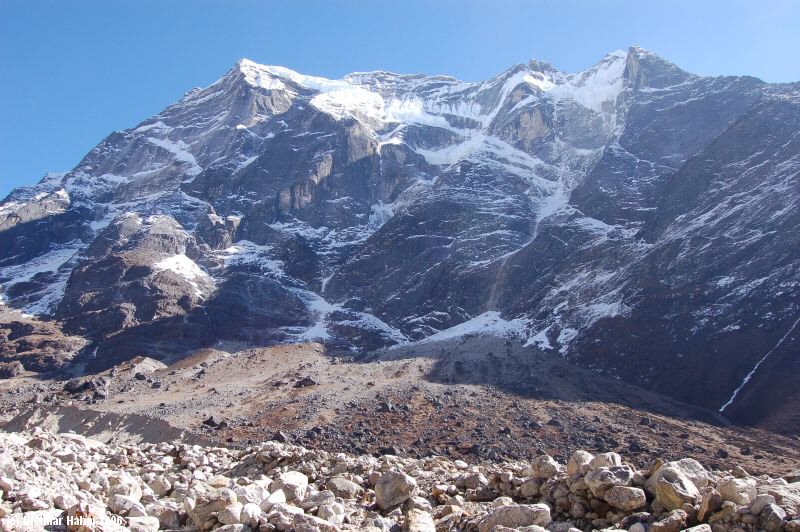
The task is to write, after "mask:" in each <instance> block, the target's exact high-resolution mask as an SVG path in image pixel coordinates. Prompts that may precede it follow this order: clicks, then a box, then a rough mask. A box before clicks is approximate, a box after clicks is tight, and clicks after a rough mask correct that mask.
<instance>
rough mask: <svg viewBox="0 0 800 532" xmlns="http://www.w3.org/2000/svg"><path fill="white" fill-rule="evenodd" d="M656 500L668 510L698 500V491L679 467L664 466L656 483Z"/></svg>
mask: <svg viewBox="0 0 800 532" xmlns="http://www.w3.org/2000/svg"><path fill="white" fill-rule="evenodd" d="M656 500H657V501H658V502H659V503H660V504H662V505H663V506H664V508H666V509H668V510H677V509H678V508H681V507H682V506H683V505H684V504H687V503H688V504H694V503H696V502H697V501H698V500H700V492H699V491H698V490H697V487H696V486H695V485H694V484H693V483H692V481H691V480H689V478H688V477H687V476H686V475H685V474H684V473H683V472H682V471H681V470H680V469H677V468H674V467H665V468H663V469H662V470H661V476H660V478H659V479H658V483H657V484H656Z"/></svg>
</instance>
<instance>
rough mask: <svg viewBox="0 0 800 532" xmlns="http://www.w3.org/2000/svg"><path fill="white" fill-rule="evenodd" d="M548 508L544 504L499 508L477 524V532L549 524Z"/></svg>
mask: <svg viewBox="0 0 800 532" xmlns="http://www.w3.org/2000/svg"><path fill="white" fill-rule="evenodd" d="M550 521H551V518H550V508H549V507H548V506H547V505H546V504H541V503H540V504H519V505H513V506H501V507H499V508H495V509H494V510H492V511H491V512H490V513H489V514H488V515H487V516H486V517H484V518H483V519H481V520H480V521H479V522H478V532H491V531H493V530H494V529H495V527H498V526H505V527H508V528H520V527H524V526H530V525H537V526H541V527H546V526H547V525H549V524H550Z"/></svg>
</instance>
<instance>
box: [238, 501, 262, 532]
mask: <svg viewBox="0 0 800 532" xmlns="http://www.w3.org/2000/svg"><path fill="white" fill-rule="evenodd" d="M263 514H264V512H262V511H261V508H259V507H258V505H257V504H253V503H252V502H248V503H247V504H245V505H244V506H242V511H241V513H240V514H239V519H240V522H241V523H242V524H245V525H249V526H250V527H251V528H258V520H259V519H260V518H261V516H262V515H263Z"/></svg>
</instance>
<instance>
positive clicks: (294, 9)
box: [0, 0, 800, 197]
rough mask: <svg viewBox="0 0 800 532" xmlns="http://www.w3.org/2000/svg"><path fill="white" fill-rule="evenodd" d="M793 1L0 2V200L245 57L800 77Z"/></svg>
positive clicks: (330, 63) (329, 63) (351, 64)
mask: <svg viewBox="0 0 800 532" xmlns="http://www.w3.org/2000/svg"><path fill="white" fill-rule="evenodd" d="M798 28H800V2H798V1H794V0H783V1H778V0H776V1H768V0H760V1H759V0H751V1H743V0H670V1H667V0H662V1H659V2H656V1H654V0H653V1H651V0H625V1H623V0H614V1H612V0H608V1H605V0H586V1H580V2H579V1H570V0H559V1H533V0H530V1H522V0H485V1H482V2H479V1H472V0H429V1H425V2H423V1H417V0H398V1H394V2H388V1H380V0H360V1H355V0H353V1H345V0H341V1H340V0H318V1H303V0H292V1H285V2H274V1H267V0H264V1H254V0H253V1H244V0H241V1H240V0H225V1H210V0H192V1H188V0H187V1H183V0H141V1H132V0H102V1H101V0H96V1H95V0H69V1H67V0H50V1H43V0H0V197H3V196H5V195H6V193H8V192H9V191H10V190H11V188H13V187H15V186H20V185H24V184H32V183H34V182H35V181H38V179H39V178H41V177H42V176H43V175H44V174H45V173H46V172H47V171H64V170H68V169H71V168H72V167H73V166H74V165H76V164H77V163H78V161H79V160H80V158H81V157H82V156H83V155H84V154H85V153H86V152H88V151H89V150H90V149H91V148H92V147H93V146H94V145H95V144H97V143H98V142H99V141H100V140H102V139H103V137H105V136H106V135H107V134H108V133H110V132H111V131H114V130H119V129H125V128H128V127H131V126H133V125H135V124H136V123H138V122H140V121H141V120H143V119H145V118H147V117H148V116H150V115H153V114H155V113H157V112H158V111H159V110H161V109H162V108H164V107H165V106H167V105H168V104H170V103H171V102H173V101H175V100H176V99H178V98H179V97H180V96H181V95H182V94H183V93H184V92H186V91H187V90H189V89H191V88H192V87H195V86H205V85H208V84H209V83H211V82H213V81H214V80H216V79H217V78H219V77H220V76H221V75H222V74H223V73H224V72H225V71H227V70H228V69H229V68H230V67H231V66H232V65H233V63H234V62H235V61H236V60H237V59H238V58H240V57H248V58H250V59H253V60H255V61H258V62H260V63H266V64H280V65H285V66H288V67H290V68H293V69H295V70H299V71H301V72H304V73H308V74H317V75H322V76H327V77H339V76H341V75H343V74H345V73H348V72H351V71H364V70H378V69H382V70H392V71H395V72H424V73H429V74H450V75H453V76H455V77H458V78H461V79H464V80H478V79H485V78H487V77H490V76H492V75H494V74H496V73H498V72H501V71H503V70H505V69H506V68H508V67H509V66H511V65H513V64H515V63H520V62H525V61H527V60H529V59H530V58H534V57H535V58H537V59H542V60H546V61H548V62H550V63H552V64H554V65H555V66H557V67H558V68H560V69H562V70H567V71H579V70H582V69H584V68H587V67H589V66H591V65H592V64H594V63H595V62H596V61H597V60H599V59H600V58H601V57H602V56H603V55H604V54H605V53H606V52H608V51H611V50H615V49H617V48H622V49H625V48H627V47H628V46H629V45H631V44H639V45H641V46H643V47H645V48H648V49H650V50H653V51H655V52H656V53H658V54H660V55H662V56H663V57H665V58H667V59H670V60H671V61H673V62H675V63H677V64H678V65H680V66H682V67H683V68H685V69H687V70H690V71H693V72H697V73H700V74H751V75H755V76H758V77H760V78H762V79H764V80H766V81H775V82H778V81H797V80H800V53H798V52H800V29H798Z"/></svg>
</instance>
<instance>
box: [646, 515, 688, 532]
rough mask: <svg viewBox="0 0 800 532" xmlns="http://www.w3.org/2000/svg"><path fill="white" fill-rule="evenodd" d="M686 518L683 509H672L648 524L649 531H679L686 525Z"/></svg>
mask: <svg viewBox="0 0 800 532" xmlns="http://www.w3.org/2000/svg"><path fill="white" fill-rule="evenodd" d="M687 518H688V516H687V515H686V512H684V511H683V510H673V511H671V512H670V513H668V514H667V515H666V516H665V517H662V518H661V519H660V520H658V521H656V522H655V523H653V524H652V525H650V532H680V531H681V530H683V528H684V527H685V526H686V520H687Z"/></svg>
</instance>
